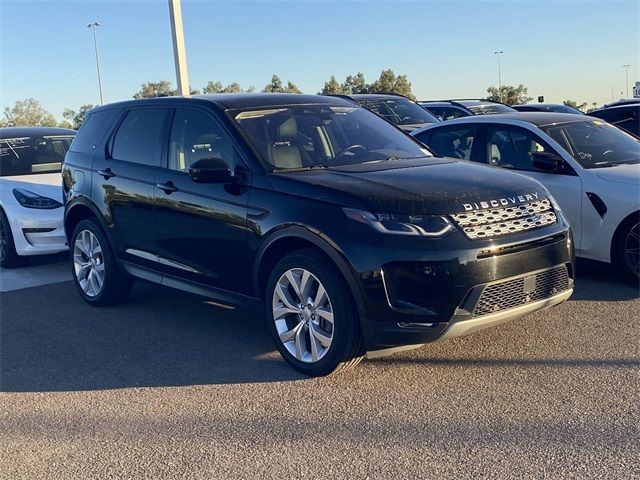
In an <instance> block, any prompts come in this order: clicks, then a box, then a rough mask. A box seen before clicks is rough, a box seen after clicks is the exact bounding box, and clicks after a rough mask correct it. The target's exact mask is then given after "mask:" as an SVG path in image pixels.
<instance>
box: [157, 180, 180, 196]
mask: <svg viewBox="0 0 640 480" xmlns="http://www.w3.org/2000/svg"><path fill="white" fill-rule="evenodd" d="M156 187H158V188H159V189H160V190H162V191H164V193H166V194H167V195H170V194H171V193H173V192H177V191H178V190H179V188H178V187H176V186H175V185H174V184H173V182H166V183H156Z"/></svg>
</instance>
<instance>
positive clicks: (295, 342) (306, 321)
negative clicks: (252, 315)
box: [273, 268, 334, 363]
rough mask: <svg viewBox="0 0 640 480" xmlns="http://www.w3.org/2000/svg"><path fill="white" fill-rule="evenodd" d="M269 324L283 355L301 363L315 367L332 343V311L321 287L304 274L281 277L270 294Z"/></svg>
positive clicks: (298, 271)
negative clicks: (272, 327)
mask: <svg viewBox="0 0 640 480" xmlns="http://www.w3.org/2000/svg"><path fill="white" fill-rule="evenodd" d="M273 320H274V322H275V324H276V330H277V332H278V336H279V338H280V341H281V342H282V344H283V345H284V347H285V348H286V349H287V351H288V352H289V353H290V354H291V355H292V356H294V357H295V358H296V359H297V360H299V361H301V362H304V363H315V362H318V361H319V360H321V359H322V358H323V357H324V356H325V355H326V354H327V352H328V351H329V348H330V347H331V343H332V341H333V333H334V322H333V307H332V306H331V300H330V299H329V296H328V295H327V291H326V290H325V288H324V286H323V285H322V283H321V282H320V280H318V278H317V277H316V276H315V275H313V274H312V273H311V272H309V271H308V270H305V269H303V268H292V269H289V270H287V271H286V272H284V273H283V274H282V276H281V277H280V279H279V280H278V282H277V283H276V285H275V288H274V291H273Z"/></svg>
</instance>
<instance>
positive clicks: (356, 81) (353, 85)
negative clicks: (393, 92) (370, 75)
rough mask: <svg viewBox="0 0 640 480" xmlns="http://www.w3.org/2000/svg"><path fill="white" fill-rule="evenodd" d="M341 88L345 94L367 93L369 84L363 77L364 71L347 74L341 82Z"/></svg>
mask: <svg viewBox="0 0 640 480" xmlns="http://www.w3.org/2000/svg"><path fill="white" fill-rule="evenodd" d="M342 90H343V92H344V93H345V94H347V95H352V94H353V95H356V94H358V93H368V91H369V85H367V82H366V81H365V79H364V73H362V72H358V73H356V75H355V76H352V75H349V76H348V77H347V78H346V79H345V81H344V83H343V84H342Z"/></svg>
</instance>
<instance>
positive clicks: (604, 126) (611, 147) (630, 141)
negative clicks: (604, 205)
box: [542, 120, 640, 168]
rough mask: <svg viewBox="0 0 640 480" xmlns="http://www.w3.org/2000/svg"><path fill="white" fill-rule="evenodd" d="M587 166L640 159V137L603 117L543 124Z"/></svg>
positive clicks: (577, 159) (605, 165) (603, 165)
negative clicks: (632, 134)
mask: <svg viewBox="0 0 640 480" xmlns="http://www.w3.org/2000/svg"><path fill="white" fill-rule="evenodd" d="M542 130H544V131H545V132H546V133H547V134H548V135H549V136H550V137H551V138H553V139H554V140H555V141H556V142H558V143H559V144H560V145H562V146H563V147H564V149H565V150H566V151H567V152H569V153H570V154H571V156H572V157H573V158H575V159H576V161H577V162H579V163H580V165H582V166H583V167H584V168H601V167H610V166H614V165H621V164H628V163H639V162H640V140H638V139H637V138H635V137H633V136H631V135H629V134H628V133H626V132H624V131H622V130H620V129H619V128H617V127H614V126H613V125H611V124H609V123H607V122H603V121H602V120H587V121H584V122H573V123H564V124H561V125H550V126H547V127H542Z"/></svg>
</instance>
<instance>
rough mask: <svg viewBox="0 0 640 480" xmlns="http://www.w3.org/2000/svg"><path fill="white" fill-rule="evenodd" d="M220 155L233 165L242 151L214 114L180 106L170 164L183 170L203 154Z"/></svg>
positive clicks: (172, 132) (173, 134)
mask: <svg viewBox="0 0 640 480" xmlns="http://www.w3.org/2000/svg"><path fill="white" fill-rule="evenodd" d="M211 157H214V158H220V159H222V160H224V161H225V162H226V163H227V165H229V166H230V167H233V166H235V165H237V164H238V163H239V158H238V154H237V153H236V150H235V148H234V146H233V143H232V141H231V139H230V138H229V136H228V135H227V134H226V133H225V131H224V130H223V129H222V127H221V126H220V124H219V123H218V122H217V121H215V120H214V119H213V118H212V117H211V116H210V115H208V114H207V113H205V112H202V111H200V110H192V109H186V108H185V109H178V110H176V114H175V117H174V119H173V126H172V128H171V141H170V145H169V168H170V169H171V170H178V171H180V172H187V171H189V167H190V166H191V165H193V164H194V163H195V162H197V161H198V160H201V159H203V158H211Z"/></svg>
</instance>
